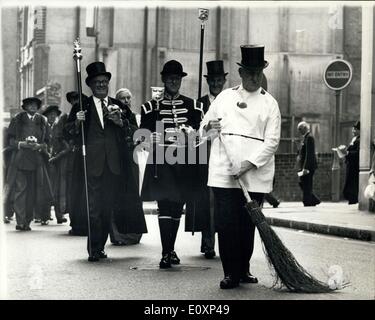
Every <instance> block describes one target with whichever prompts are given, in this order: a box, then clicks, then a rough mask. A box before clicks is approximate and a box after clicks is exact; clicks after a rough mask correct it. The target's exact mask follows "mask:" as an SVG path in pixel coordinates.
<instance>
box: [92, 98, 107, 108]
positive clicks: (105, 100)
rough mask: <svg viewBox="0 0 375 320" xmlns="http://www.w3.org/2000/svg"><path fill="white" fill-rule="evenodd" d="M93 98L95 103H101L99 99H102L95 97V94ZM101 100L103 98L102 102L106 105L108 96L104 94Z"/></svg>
mask: <svg viewBox="0 0 375 320" xmlns="http://www.w3.org/2000/svg"><path fill="white" fill-rule="evenodd" d="M93 98H94V102H95V104H98V103H101V101H102V99H100V98H97V97H95V96H93ZM103 100H104V102H105V105H106V106H107V105H108V96H106V97H105V98H103Z"/></svg>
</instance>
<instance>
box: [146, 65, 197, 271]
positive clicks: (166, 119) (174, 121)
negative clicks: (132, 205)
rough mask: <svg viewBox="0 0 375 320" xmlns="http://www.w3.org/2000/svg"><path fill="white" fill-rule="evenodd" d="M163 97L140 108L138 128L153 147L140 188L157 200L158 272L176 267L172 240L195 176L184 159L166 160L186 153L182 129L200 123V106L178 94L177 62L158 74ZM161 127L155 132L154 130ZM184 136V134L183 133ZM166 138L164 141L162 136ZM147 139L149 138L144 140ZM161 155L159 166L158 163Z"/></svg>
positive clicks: (182, 74)
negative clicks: (160, 254) (160, 249)
mask: <svg viewBox="0 0 375 320" xmlns="http://www.w3.org/2000/svg"><path fill="white" fill-rule="evenodd" d="M160 74H161V80H162V82H163V83H164V88H165V91H164V96H163V97H162V99H161V101H159V102H157V101H155V100H150V101H147V102H146V103H144V104H143V105H142V111H141V128H143V129H148V130H149V132H150V133H152V134H151V138H150V139H151V142H152V143H153V148H152V150H150V154H149V159H148V161H147V165H146V170H145V175H144V179H143V187H142V193H141V195H142V200H144V201H157V203H158V209H159V217H158V221H159V229H160V237H161V244H162V258H161V260H160V263H159V266H160V268H161V269H164V268H170V267H171V264H179V263H180V259H179V257H178V256H177V254H176V252H175V250H174V249H175V248H174V246H175V241H176V237H177V232H178V227H179V225H180V219H181V214H182V210H183V207H184V204H185V202H186V201H187V199H189V197H190V193H191V191H192V187H191V186H192V180H193V179H194V177H193V176H192V175H191V174H190V173H189V170H190V168H189V165H188V164H187V162H186V161H185V160H186V159H187V158H188V157H186V159H185V157H184V159H183V161H182V163H181V161H180V162H179V161H176V162H174V163H172V162H171V161H170V160H171V159H169V158H168V155H169V156H170V157H172V156H177V155H178V154H183V155H184V156H186V155H187V153H188V149H189V147H188V144H187V143H186V139H182V140H184V141H179V140H178V138H179V137H180V136H181V135H180V134H181V132H182V131H181V130H182V128H186V129H192V130H197V129H199V123H200V121H201V120H202V112H203V110H202V104H201V103H200V102H198V101H196V100H194V99H191V98H188V97H186V96H183V95H182V94H180V92H179V90H180V87H181V82H182V78H183V77H185V76H187V73H186V72H184V71H183V67H182V65H181V63H179V62H178V61H176V60H170V61H168V62H166V63H165V64H164V66H163V70H162V71H161V73H160ZM158 106H159V108H158ZM159 127H161V128H160V129H159V130H158V131H159V132H158V131H157V129H158V128H159ZM182 134H183V133H182ZM164 136H165V139H162V137H164ZM147 138H148V137H147ZM159 153H161V157H160V158H161V159H160V160H161V161H160V162H161V163H159V161H158V160H159Z"/></svg>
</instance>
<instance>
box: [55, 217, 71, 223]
mask: <svg viewBox="0 0 375 320" xmlns="http://www.w3.org/2000/svg"><path fill="white" fill-rule="evenodd" d="M64 222H68V220H67V219H66V218H61V219H57V223H58V224H62V223H64Z"/></svg>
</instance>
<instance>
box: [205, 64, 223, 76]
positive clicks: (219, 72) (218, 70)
mask: <svg viewBox="0 0 375 320" xmlns="http://www.w3.org/2000/svg"><path fill="white" fill-rule="evenodd" d="M206 65H207V74H205V75H204V77H206V78H208V77H214V76H224V77H225V76H226V75H227V74H228V72H224V62H223V60H213V61H208V62H206Z"/></svg>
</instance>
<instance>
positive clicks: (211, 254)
mask: <svg viewBox="0 0 375 320" xmlns="http://www.w3.org/2000/svg"><path fill="white" fill-rule="evenodd" d="M215 256H216V252H215V250H213V249H211V250H207V251H206V252H205V253H204V257H205V258H206V259H213V257H215Z"/></svg>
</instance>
